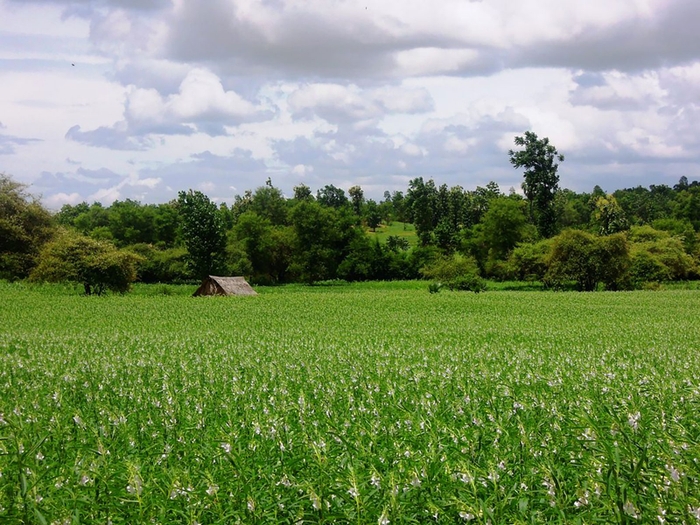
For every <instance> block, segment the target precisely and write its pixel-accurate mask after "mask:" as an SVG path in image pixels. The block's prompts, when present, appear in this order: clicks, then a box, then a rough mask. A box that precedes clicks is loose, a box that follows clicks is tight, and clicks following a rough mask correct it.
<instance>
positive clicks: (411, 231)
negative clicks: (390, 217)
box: [367, 222, 418, 246]
mask: <svg viewBox="0 0 700 525" xmlns="http://www.w3.org/2000/svg"><path fill="white" fill-rule="evenodd" d="M367 235H369V236H370V238H375V237H376V238H377V239H379V242H381V243H386V239H387V237H389V236H390V235H395V236H397V237H403V238H405V239H406V240H407V241H408V244H409V246H416V245H417V244H418V236H417V235H416V228H415V226H413V224H410V223H403V222H392V223H391V224H389V225H386V224H382V225H380V226H379V227H378V228H377V231H376V232H373V231H371V230H369V231H368V232H367Z"/></svg>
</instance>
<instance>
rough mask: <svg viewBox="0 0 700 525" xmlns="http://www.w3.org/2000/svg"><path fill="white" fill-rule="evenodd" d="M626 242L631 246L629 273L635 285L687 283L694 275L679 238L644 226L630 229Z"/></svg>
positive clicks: (694, 268)
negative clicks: (653, 282) (630, 267)
mask: <svg viewBox="0 0 700 525" xmlns="http://www.w3.org/2000/svg"><path fill="white" fill-rule="evenodd" d="M628 239H629V241H630V242H631V243H632V244H631V250H630V251H631V254H632V269H631V271H630V273H631V277H632V280H633V281H634V283H635V284H639V283H643V282H652V281H669V280H680V279H687V278H688V277H691V276H694V275H696V274H697V268H696V265H695V261H694V260H693V257H692V256H691V255H690V254H688V253H687V252H686V251H685V247H684V243H683V238H682V237H679V236H673V235H671V234H670V233H669V232H666V231H660V230H655V229H653V228H652V227H650V226H648V225H645V226H636V227H632V228H631V229H630V232H629V234H628Z"/></svg>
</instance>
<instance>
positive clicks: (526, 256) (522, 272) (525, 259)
mask: <svg viewBox="0 0 700 525" xmlns="http://www.w3.org/2000/svg"><path fill="white" fill-rule="evenodd" d="M551 247H552V243H551V241H550V240H549V239H547V240H544V241H540V242H537V243H523V244H519V245H518V246H516V247H515V249H514V250H513V252H512V253H511V254H510V257H509V258H508V266H509V272H510V276H511V278H515V279H517V280H519V281H541V280H542V279H544V276H545V273H546V272H547V256H548V255H549V252H550V250H551Z"/></svg>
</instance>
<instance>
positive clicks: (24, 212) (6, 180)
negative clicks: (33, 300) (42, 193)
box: [0, 174, 53, 280]
mask: <svg viewBox="0 0 700 525" xmlns="http://www.w3.org/2000/svg"><path fill="white" fill-rule="evenodd" d="M26 189H27V187H26V186H25V185H24V184H20V183H19V182H15V181H14V180H12V179H11V178H10V177H9V176H6V175H2V174H0V279H11V280H12V279H22V278H25V277H27V276H28V275H29V272H30V271H31V269H32V268H33V267H34V266H35V265H36V263H37V256H38V253H39V250H40V249H41V247H42V246H43V244H44V243H45V242H46V241H47V240H48V239H49V238H50V237H51V235H52V234H53V221H52V220H51V215H50V214H49V212H48V211H46V210H45V209H44V208H43V207H42V206H41V203H40V202H39V201H38V200H37V199H35V198H34V197H33V196H31V195H30V194H28V193H27V191H26Z"/></svg>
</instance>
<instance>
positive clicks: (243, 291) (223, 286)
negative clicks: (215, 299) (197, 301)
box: [193, 275, 258, 297]
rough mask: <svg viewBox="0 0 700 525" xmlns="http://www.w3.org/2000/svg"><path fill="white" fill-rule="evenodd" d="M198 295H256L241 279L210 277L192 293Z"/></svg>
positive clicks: (243, 279) (246, 282)
mask: <svg viewBox="0 0 700 525" xmlns="http://www.w3.org/2000/svg"><path fill="white" fill-rule="evenodd" d="M199 295H258V294H257V293H256V292H255V290H253V288H251V286H250V285H249V284H248V281H246V280H245V278H243V277H217V276H215V275H210V276H209V277H207V278H206V279H204V281H203V282H202V285H201V286H200V287H199V288H197V291H196V292H194V295H193V297H197V296H199Z"/></svg>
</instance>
